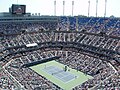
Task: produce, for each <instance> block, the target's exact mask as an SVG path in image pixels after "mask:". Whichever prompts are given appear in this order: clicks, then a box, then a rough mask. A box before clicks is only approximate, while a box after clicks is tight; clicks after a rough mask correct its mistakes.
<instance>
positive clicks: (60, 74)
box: [42, 66, 78, 83]
mask: <svg viewBox="0 0 120 90" xmlns="http://www.w3.org/2000/svg"><path fill="white" fill-rule="evenodd" d="M42 70H43V71H44V72H47V73H48V74H50V75H53V76H54V77H56V78H57V79H59V80H61V81H63V82H64V83H67V82H69V81H71V80H74V79H76V78H77V77H78V76H75V75H74V74H72V73H70V72H69V71H64V70H63V69H61V68H59V67H56V66H48V67H45V68H43V69H42Z"/></svg>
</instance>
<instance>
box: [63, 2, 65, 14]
mask: <svg viewBox="0 0 120 90" xmlns="http://www.w3.org/2000/svg"><path fill="white" fill-rule="evenodd" d="M64 13H65V1H63V16H64Z"/></svg>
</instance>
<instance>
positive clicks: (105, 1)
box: [104, 0, 107, 17]
mask: <svg viewBox="0 0 120 90" xmlns="http://www.w3.org/2000/svg"><path fill="white" fill-rule="evenodd" d="M106 8H107V0H105V13H104V17H106Z"/></svg>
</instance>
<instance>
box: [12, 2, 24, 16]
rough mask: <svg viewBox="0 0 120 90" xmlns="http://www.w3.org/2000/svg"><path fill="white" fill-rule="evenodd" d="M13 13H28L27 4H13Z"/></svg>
mask: <svg viewBox="0 0 120 90" xmlns="http://www.w3.org/2000/svg"><path fill="white" fill-rule="evenodd" d="M11 9H12V14H17V15H22V14H25V13H26V5H18V4H12V7H11Z"/></svg>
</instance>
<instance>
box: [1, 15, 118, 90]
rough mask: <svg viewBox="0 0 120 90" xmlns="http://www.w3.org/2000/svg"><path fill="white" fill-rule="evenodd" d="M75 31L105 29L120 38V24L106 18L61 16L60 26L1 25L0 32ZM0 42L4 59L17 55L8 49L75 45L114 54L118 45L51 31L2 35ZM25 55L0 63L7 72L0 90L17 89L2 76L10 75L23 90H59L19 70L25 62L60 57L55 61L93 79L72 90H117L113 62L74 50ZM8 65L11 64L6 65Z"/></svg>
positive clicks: (116, 74)
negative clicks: (63, 43) (66, 43)
mask: <svg viewBox="0 0 120 90" xmlns="http://www.w3.org/2000/svg"><path fill="white" fill-rule="evenodd" d="M77 19H78V20H77ZM69 21H70V22H69ZM77 23H78V25H77ZM77 28H78V30H79V31H81V30H82V29H86V30H87V32H92V33H93V32H94V33H99V32H100V31H101V30H104V31H105V32H106V34H108V35H116V36H119V34H120V31H119V28H120V21H119V19H109V18H78V17H61V18H60V21H59V23H57V22H56V23H55V22H54V23H53V22H51V23H50V22H47V23H44V22H39V23H12V24H10V23H7V24H6V23H0V31H4V33H8V34H12V33H14V34H15V33H20V32H21V30H26V32H34V31H41V30H43V31H49V30H59V31H68V30H77ZM0 40H1V42H0V49H1V50H3V51H2V52H0V57H3V56H4V54H9V53H11V52H16V49H13V50H4V49H6V48H7V47H13V46H22V45H27V44H31V43H41V42H53V41H58V42H78V43H80V44H86V45H91V46H95V47H100V48H104V49H110V50H114V51H116V49H117V48H118V47H119V46H120V40H119V39H113V38H109V37H107V38H105V37H102V36H95V35H88V34H84V33H73V32H68V33H66V32H52V31H50V32H46V33H45V32H44V33H42V32H37V33H36V32H34V33H32V34H30V33H20V34H18V35H14V36H12V35H11V36H3V37H2V38H0ZM21 50H22V49H21ZM18 51H19V49H18ZM96 52H97V51H96ZM24 54H25V55H21V54H20V55H16V56H18V57H16V58H13V59H11V58H9V57H7V58H8V59H9V60H6V61H0V66H2V67H3V66H5V69H6V70H7V71H8V73H6V71H2V72H0V78H1V79H0V89H6V90H12V89H13V88H14V89H15V88H16V87H15V85H14V84H13V82H15V81H14V80H13V79H9V78H4V77H3V76H6V77H10V75H12V76H13V77H15V79H16V80H17V81H18V82H19V83H20V84H21V85H22V86H23V88H25V89H27V90H51V89H52V90H62V89H61V88H60V87H59V86H57V85H55V84H54V83H52V82H50V81H49V80H47V79H46V78H45V77H43V76H41V75H38V74H37V73H35V72H34V71H33V70H31V69H30V68H22V69H21V68H19V67H20V66H21V65H22V64H24V63H30V62H33V61H36V60H40V59H43V58H48V57H52V56H61V58H60V59H59V60H57V61H58V62H60V63H62V64H64V65H67V66H69V67H70V68H73V69H76V70H79V71H81V72H83V73H86V74H89V75H91V76H92V77H93V79H90V80H88V81H86V82H84V83H83V84H81V85H78V86H76V87H75V88H73V90H87V89H89V88H96V89H101V88H102V89H105V90H112V89H113V90H114V89H116V90H117V89H118V90H119V89H120V87H119V86H120V84H119V83H120V76H119V75H120V67H119V64H118V63H117V62H116V61H110V62H107V61H103V60H101V59H99V58H95V57H91V56H89V55H84V54H81V53H79V52H77V51H75V50H74V48H73V49H71V48H63V49H61V48H59V47H58V48H43V49H41V50H37V51H32V52H26V53H24ZM7 58H5V59H7ZM7 62H11V63H9V64H6V63H7ZM9 74H10V75H9ZM4 82H5V83H4Z"/></svg>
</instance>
